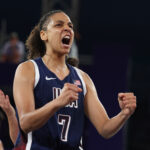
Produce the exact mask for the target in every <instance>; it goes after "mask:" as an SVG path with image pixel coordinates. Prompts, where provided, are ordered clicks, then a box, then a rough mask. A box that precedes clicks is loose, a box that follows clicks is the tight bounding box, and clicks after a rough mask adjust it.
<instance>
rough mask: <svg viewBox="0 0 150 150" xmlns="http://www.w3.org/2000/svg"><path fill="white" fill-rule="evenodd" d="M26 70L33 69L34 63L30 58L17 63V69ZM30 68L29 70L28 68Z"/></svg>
mask: <svg viewBox="0 0 150 150" xmlns="http://www.w3.org/2000/svg"><path fill="white" fill-rule="evenodd" d="M22 69H23V70H27V71H31V70H33V69H34V65H33V63H32V61H31V60H27V61H25V62H22V63H20V64H19V65H18V67H17V70H22ZM30 69H31V70H30Z"/></svg>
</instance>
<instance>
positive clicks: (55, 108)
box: [13, 11, 136, 150]
mask: <svg viewBox="0 0 150 150" xmlns="http://www.w3.org/2000/svg"><path fill="white" fill-rule="evenodd" d="M73 39H74V31H73V24H72V22H71V20H70V18H69V17H68V16H67V15H66V14H65V13H64V12H62V11H52V12H49V13H47V14H46V15H45V16H43V17H42V18H41V20H40V22H39V24H38V25H37V26H35V28H34V29H33V30H32V32H31V33H30V35H29V37H28V39H27V42H26V46H27V48H28V49H29V59H32V60H28V61H26V62H24V63H22V64H20V65H19V67H18V68H17V70H16V74H15V78H14V88H13V90H14V91H13V92H14V99H15V103H16V106H17V110H18V114H19V123H20V127H21V131H22V133H23V135H25V136H24V137H26V140H25V148H26V149H27V150H29V149H31V150H37V149H40V150H81V149H82V147H81V145H80V140H81V137H82V133H83V124H84V113H85V114H86V115H87V117H88V118H89V119H90V121H91V122H92V123H93V125H94V126H95V128H96V129H97V131H98V132H99V134H101V135H102V136H103V137H105V138H109V137H111V136H113V135H114V134H115V133H116V132H117V131H118V130H119V129H120V128H121V127H122V126H123V124H124V123H125V121H126V120H127V119H128V118H129V117H130V116H131V115H132V114H133V112H134V110H135V108H136V97H135V96H134V94H133V93H120V94H118V101H119V105H120V108H121V112H120V113H119V114H118V115H117V116H115V117H113V118H111V119H110V118H109V117H108V115H107V113H106V111H105V109H104V107H103V106H102V104H101V102H100V101H99V99H98V96H97V92H96V89H95V86H94V84H93V82H92V80H91V79H90V77H89V76H88V75H87V74H86V73H85V72H83V71H81V70H79V69H77V68H75V67H72V66H70V65H68V64H67V63H66V61H65V58H66V55H67V54H68V53H69V52H70V48H71V45H72V42H73ZM18 141H19V140H18ZM17 146H18V147H19V146H20V145H19V144H18V145H17Z"/></svg>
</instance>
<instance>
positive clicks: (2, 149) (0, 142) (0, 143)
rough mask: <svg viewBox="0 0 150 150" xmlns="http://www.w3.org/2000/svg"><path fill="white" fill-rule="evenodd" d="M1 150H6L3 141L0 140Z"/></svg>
mask: <svg viewBox="0 0 150 150" xmlns="http://www.w3.org/2000/svg"><path fill="white" fill-rule="evenodd" d="M0 150H4V148H3V144H2V141H1V140H0Z"/></svg>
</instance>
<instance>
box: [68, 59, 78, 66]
mask: <svg viewBox="0 0 150 150" xmlns="http://www.w3.org/2000/svg"><path fill="white" fill-rule="evenodd" d="M66 63H68V64H70V65H71V66H74V67H78V66H79V60H78V59H76V58H73V57H67V58H66Z"/></svg>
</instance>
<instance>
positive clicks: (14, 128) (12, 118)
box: [0, 90, 19, 144]
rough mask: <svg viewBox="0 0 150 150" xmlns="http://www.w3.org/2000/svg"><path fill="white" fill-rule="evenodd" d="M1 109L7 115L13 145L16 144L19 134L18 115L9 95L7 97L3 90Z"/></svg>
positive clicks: (0, 100)
mask: <svg viewBox="0 0 150 150" xmlns="http://www.w3.org/2000/svg"><path fill="white" fill-rule="evenodd" d="M0 107H1V108H2V109H3V111H4V112H5V113H6V116H7V119H8V124H9V135H10V138H11V140H12V142H13V144H15V142H16V139H17V136H18V132H19V127H18V121H17V118H16V113H15V110H14V108H13V107H12V106H11V104H10V101H9V97H8V95H6V96H5V95H4V93H3V92H2V91H1V90H0Z"/></svg>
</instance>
